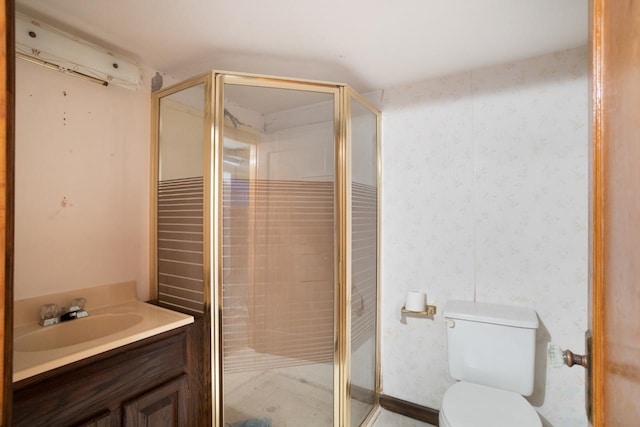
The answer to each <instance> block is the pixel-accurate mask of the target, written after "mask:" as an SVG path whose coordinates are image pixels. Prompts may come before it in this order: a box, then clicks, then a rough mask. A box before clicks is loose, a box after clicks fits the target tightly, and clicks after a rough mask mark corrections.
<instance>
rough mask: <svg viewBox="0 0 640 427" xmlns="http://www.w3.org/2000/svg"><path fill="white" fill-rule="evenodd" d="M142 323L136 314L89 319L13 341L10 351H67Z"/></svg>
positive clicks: (78, 320)
mask: <svg viewBox="0 0 640 427" xmlns="http://www.w3.org/2000/svg"><path fill="white" fill-rule="evenodd" d="M142 319H143V318H142V316H140V315H139V314H136V313H119V314H101V315H96V316H91V315H90V316H89V317H85V318H82V319H76V320H71V321H68V322H62V323H59V324H57V325H54V326H47V327H42V328H40V329H37V330H35V331H31V332H29V333H26V334H24V335H22V336H18V337H15V340H14V350H15V351H19V352H35V351H47V350H55V349H59V348H63V347H69V346H72V345H76V344H80V343H84V342H87V341H91V340H95V339H98V338H102V337H106V336H108V335H112V334H115V333H118V332H120V331H123V330H125V329H128V328H130V327H132V326H134V325H136V324H138V323H140V322H141V321H142Z"/></svg>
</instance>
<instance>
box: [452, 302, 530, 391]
mask: <svg viewBox="0 0 640 427" xmlns="http://www.w3.org/2000/svg"><path fill="white" fill-rule="evenodd" d="M443 314H444V317H445V318H446V319H447V353H448V359H449V374H450V375H451V376H452V377H453V378H455V379H457V380H461V381H467V382H471V383H476V384H483V385H487V386H490V387H497V388H500V389H503V390H509V391H513V392H516V393H519V394H521V395H523V396H529V395H531V393H533V383H534V373H535V350H536V329H537V328H538V317H537V316H536V312H535V310H533V309H532V308H528V307H516V306H509V305H499V304H487V303H478V302H471V301H449V302H447V304H446V305H445V308H444V310H443Z"/></svg>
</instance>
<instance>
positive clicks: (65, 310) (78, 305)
mask: <svg viewBox="0 0 640 427" xmlns="http://www.w3.org/2000/svg"><path fill="white" fill-rule="evenodd" d="M86 303H87V300H86V299H84V298H76V299H74V300H73V301H71V305H70V306H69V307H62V310H60V309H59V308H58V306H57V305H56V304H44V305H43V306H42V307H40V322H39V323H40V326H51V325H55V324H56V323H59V322H66V321H68V320H73V319H80V318H81V317H87V316H88V315H89V313H88V312H87V310H85V309H84V306H85V304H86Z"/></svg>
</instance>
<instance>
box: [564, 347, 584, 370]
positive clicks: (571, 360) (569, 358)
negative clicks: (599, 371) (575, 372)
mask: <svg viewBox="0 0 640 427" xmlns="http://www.w3.org/2000/svg"><path fill="white" fill-rule="evenodd" d="M562 357H563V358H564V363H566V365H567V366H569V367H571V366H573V365H580V366H582V367H583V368H585V369H586V368H587V367H588V366H589V359H588V358H587V356H586V355H580V354H573V352H572V351H571V350H565V351H564V353H562Z"/></svg>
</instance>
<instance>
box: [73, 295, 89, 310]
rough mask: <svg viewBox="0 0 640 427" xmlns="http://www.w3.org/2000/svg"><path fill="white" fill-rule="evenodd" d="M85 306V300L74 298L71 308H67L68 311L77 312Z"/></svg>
mask: <svg viewBox="0 0 640 427" xmlns="http://www.w3.org/2000/svg"><path fill="white" fill-rule="evenodd" d="M86 304H87V300H86V299H85V298H76V299H74V300H73V301H71V306H70V307H69V311H77V310H82V309H84V306H85V305H86Z"/></svg>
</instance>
